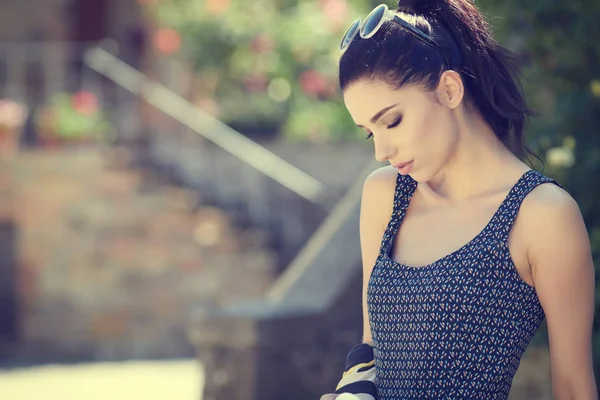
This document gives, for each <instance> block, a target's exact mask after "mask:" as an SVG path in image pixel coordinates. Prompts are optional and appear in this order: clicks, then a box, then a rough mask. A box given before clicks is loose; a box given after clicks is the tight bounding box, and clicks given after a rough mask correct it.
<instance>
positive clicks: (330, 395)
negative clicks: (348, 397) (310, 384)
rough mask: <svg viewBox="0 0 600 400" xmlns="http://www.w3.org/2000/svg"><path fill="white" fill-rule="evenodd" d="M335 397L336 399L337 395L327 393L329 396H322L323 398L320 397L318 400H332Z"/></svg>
mask: <svg viewBox="0 0 600 400" xmlns="http://www.w3.org/2000/svg"><path fill="white" fill-rule="evenodd" d="M336 397H338V395H337V394H333V393H329V394H324V395H323V396H321V398H320V399H319V400H334V399H335V398H336Z"/></svg>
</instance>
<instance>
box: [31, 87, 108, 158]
mask: <svg viewBox="0 0 600 400" xmlns="http://www.w3.org/2000/svg"><path fill="white" fill-rule="evenodd" d="M37 127H38V139H39V141H40V142H41V143H42V144H43V145H46V146H47V145H64V144H73V143H78V144H79V143H91V142H96V141H98V140H99V139H101V138H102V137H103V136H104V135H105V134H107V133H108V131H109V129H110V127H109V123H108V120H107V118H106V115H105V113H104V112H103V110H102V109H101V107H100V106H99V104H98V99H97V98H96V96H95V95H94V94H93V93H91V92H86V91H80V92H76V93H73V94H70V93H58V94H56V95H54V96H52V97H51V98H50V101H49V102H48V104H47V106H45V107H43V108H42V109H41V110H40V112H39V113H38V115H37Z"/></svg>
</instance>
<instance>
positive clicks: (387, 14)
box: [340, 4, 450, 68]
mask: <svg viewBox="0 0 600 400" xmlns="http://www.w3.org/2000/svg"><path fill="white" fill-rule="evenodd" d="M386 21H394V22H396V23H397V24H399V25H400V26H402V27H403V28H404V29H405V30H406V31H407V32H408V33H410V34H411V35H413V37H415V38H416V39H418V40H420V41H421V42H422V43H424V44H426V45H427V46H429V47H431V48H433V49H435V50H436V51H437V52H439V53H440V54H441V55H442V56H443V57H444V61H445V62H446V65H447V66H448V67H449V68H450V61H449V60H448V57H447V56H446V54H445V53H444V52H443V51H442V50H441V49H440V47H439V45H438V44H437V42H435V41H434V40H433V38H432V37H431V36H429V35H428V34H426V33H425V32H423V31H422V30H420V29H418V28H415V27H414V26H413V25H411V24H409V23H408V22H406V21H405V20H403V19H402V18H400V17H399V16H398V15H397V14H396V13H395V12H393V11H392V10H390V9H389V8H388V6H387V5H385V4H380V5H378V6H377V7H375V8H374V9H373V11H371V13H370V14H369V15H368V16H367V18H366V19H365V20H364V22H363V21H362V20H361V18H360V17H359V18H357V19H356V20H355V21H354V22H353V23H352V24H350V26H349V27H348V29H346V33H344V35H343V36H342V40H341V42H340V51H341V52H344V51H346V49H347V48H348V46H350V43H352V41H353V40H354V39H355V38H356V35H357V34H358V35H360V37H361V38H363V39H369V38H371V37H373V35H375V34H376V33H377V31H378V30H379V28H381V25H383V23H384V22H386Z"/></svg>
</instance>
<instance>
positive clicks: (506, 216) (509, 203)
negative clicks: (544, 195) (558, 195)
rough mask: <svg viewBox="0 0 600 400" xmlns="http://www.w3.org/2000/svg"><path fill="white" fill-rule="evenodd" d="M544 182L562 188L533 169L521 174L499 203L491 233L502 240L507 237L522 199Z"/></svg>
mask: <svg viewBox="0 0 600 400" xmlns="http://www.w3.org/2000/svg"><path fill="white" fill-rule="evenodd" d="M544 183H553V184H555V185H557V186H558V187H561V188H562V185H561V184H560V183H558V182H557V181H555V180H554V179H552V178H549V177H547V176H545V175H543V174H541V173H539V172H538V171H535V170H529V171H527V172H526V173H525V174H523V176H521V178H520V179H519V181H518V182H517V183H516V184H515V185H514V186H513V188H512V189H511V190H510V192H509V194H508V196H506V198H505V199H504V201H503V202H502V204H501V205H500V208H499V209H498V211H497V213H496V215H495V221H494V223H492V224H491V225H492V226H491V228H492V231H493V234H494V235H495V236H496V237H497V238H499V239H501V240H503V241H504V240H507V239H508V235H509V233H510V229H511V228H512V226H513V224H514V222H515V220H516V219H517V215H518V214H519V209H520V208H521V204H522V203H523V200H525V197H527V195H528V194H529V193H531V191H532V190H533V189H535V188H536V187H538V186H539V185H542V184H544Z"/></svg>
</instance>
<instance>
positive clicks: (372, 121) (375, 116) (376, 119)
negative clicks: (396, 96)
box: [356, 103, 399, 128]
mask: <svg viewBox="0 0 600 400" xmlns="http://www.w3.org/2000/svg"><path fill="white" fill-rule="evenodd" d="M398 104H399V103H395V104H392V105H391V106H387V107H385V108H382V109H381V110H379V112H378V113H377V114H375V115H373V117H372V118H371V123H372V124H374V123H376V122H377V121H378V120H379V118H381V117H382V116H383V114H385V113H386V112H388V111H389V110H391V109H392V108H394V107H396V106H397V105H398ZM356 126H358V127H359V128H364V126H362V125H359V124H356Z"/></svg>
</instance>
